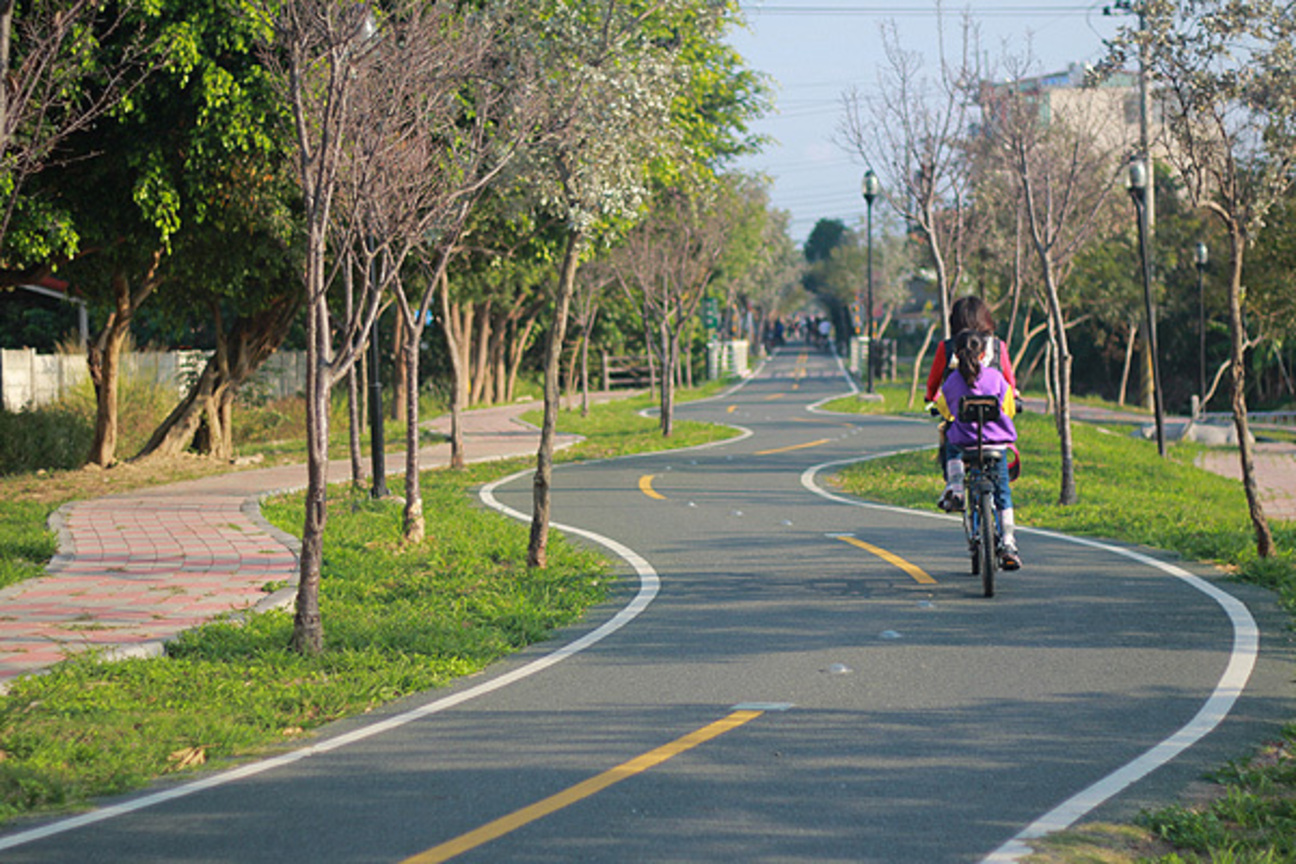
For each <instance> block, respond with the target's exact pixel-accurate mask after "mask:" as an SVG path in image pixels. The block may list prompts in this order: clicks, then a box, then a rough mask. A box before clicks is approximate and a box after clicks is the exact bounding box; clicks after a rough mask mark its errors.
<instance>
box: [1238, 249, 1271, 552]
mask: <svg viewBox="0 0 1296 864" xmlns="http://www.w3.org/2000/svg"><path fill="white" fill-rule="evenodd" d="M1230 227H1231V230H1230V232H1229V233H1230V240H1231V244H1230V245H1231V247H1232V248H1231V250H1230V251H1231V252H1232V255H1231V260H1230V265H1231V267H1230V273H1229V291H1228V304H1229V336H1230V337H1231V343H1232V344H1231V348H1232V352H1231V362H1230V364H1229V373H1230V374H1229V378H1230V383H1231V384H1232V393H1231V395H1232V400H1231V404H1232V407H1233V425H1234V427H1235V428H1236V429H1237V436H1238V458H1239V459H1240V460H1241V462H1242V488H1243V489H1244V490H1246V500H1247V510H1248V511H1249V512H1250V515H1251V524H1252V526H1253V527H1254V528H1255V536H1256V554H1257V555H1259V556H1260V557H1261V558H1268V557H1269V556H1270V555H1272V554H1273V532H1272V531H1270V529H1269V519H1268V518H1267V517H1266V516H1265V512H1264V504H1263V503H1262V502H1261V501H1260V488H1259V486H1258V485H1257V484H1256V476H1255V455H1254V452H1253V450H1252V446H1251V429H1250V424H1249V422H1248V420H1247V404H1246V363H1245V361H1246V329H1245V327H1244V325H1243V321H1242V259H1243V255H1244V254H1245V252H1246V238H1245V237H1243V236H1242V232H1241V230H1240V229H1239V228H1238V227H1237V226H1230Z"/></svg>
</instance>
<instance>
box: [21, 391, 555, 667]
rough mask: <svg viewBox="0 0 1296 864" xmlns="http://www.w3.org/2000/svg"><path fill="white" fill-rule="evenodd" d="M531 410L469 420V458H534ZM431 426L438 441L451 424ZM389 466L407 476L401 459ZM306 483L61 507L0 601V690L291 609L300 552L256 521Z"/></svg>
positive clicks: (425, 457) (438, 453) (518, 408)
mask: <svg viewBox="0 0 1296 864" xmlns="http://www.w3.org/2000/svg"><path fill="white" fill-rule="evenodd" d="M535 407H537V406H536V405H512V406H506V407H503V408H493V409H485V410H481V411H469V412H465V413H464V415H463V426H464V442H465V444H464V449H465V453H466V455H467V457H468V458H469V459H470V460H472V461H482V460H487V459H498V458H506V457H510V456H528V455H533V454H534V453H535V452H536V450H537V448H538V446H539V436H538V434H537V433H536V430H535V429H534V428H533V427H530V426H527V425H525V424H522V423H521V422H520V421H519V420H518V419H517V418H518V415H520V414H521V413H523V412H524V411H527V410H530V409H532V408H535ZM431 425H432V427H433V428H434V429H438V430H440V431H445V430H446V429H447V428H448V419H446V418H439V419H438V420H436V421H433V423H432V424H431ZM574 440H575V439H574V438H573V437H571V436H560V437H559V441H558V442H557V446H566V445H568V444H570V443H572V442H573V441H574ZM448 461H449V445H448V444H439V445H436V446H434V447H429V448H427V449H425V450H423V451H422V452H421V453H420V464H421V465H422V466H423V467H433V466H436V465H444V464H446V463H447V462H448ZM393 462H395V463H399V464H395V465H393V464H392V463H393ZM388 464H389V468H390V469H392V470H395V471H399V470H402V469H403V459H399V458H397V459H392V458H391V457H390V456H389V459H388ZM329 467H330V471H329V476H330V477H331V478H333V479H334V480H340V479H342V478H344V477H347V476H349V471H350V468H349V465H348V464H346V463H333V464H331V465H330V466H329ZM305 478H306V475H305V468H304V466H289V467H282V468H267V469H262V470H254V471H236V472H230V473H228V474H221V475H216V476H213V477H207V478H203V479H200V480H191V481H186V482H183V483H176V484H173V485H170V486H163V487H156V488H152V489H143V490H139V491H136V492H132V493H129V494H124V495H115V496H112V497H107V498H98V499H93V500H87V501H77V502H74V503H72V504H69V505H67V506H65V507H63V508H62V509H61V510H60V511H59V513H58V515H57V516H56V517H55V519H54V520H53V521H54V523H55V525H56V527H57V529H58V531H59V553H58V555H56V556H55V558H54V559H53V560H52V561H51V562H50V564H49V566H48V567H47V568H46V575H45V576H44V577H42V578H38V579H32V580H28V581H26V582H23V583H21V584H18V585H12V586H9V587H8V588H5V589H3V590H0V687H3V686H4V683H5V682H7V681H10V680H12V679H13V678H15V677H17V676H20V675H25V674H30V673H32V672H36V671H39V670H41V669H44V668H46V667H49V666H51V665H53V664H55V663H57V662H59V661H60V660H62V659H64V658H65V657H66V656H67V655H69V654H71V653H74V652H77V651H84V650H88V649H93V650H98V651H103V652H106V653H107V654H109V655H111V656H136V655H138V656H146V655H151V654H158V653H161V651H162V646H163V644H164V642H165V641H166V640H167V639H171V638H174V637H175V636H176V635H177V634H178V633H180V632H182V631H184V630H187V629H189V628H192V627H194V626H197V625H199V624H201V623H203V622H205V621H209V620H211V619H212V618H214V617H217V616H219V615H223V614H227V613H238V612H241V611H245V610H248V609H256V608H266V607H267V606H273V605H276V604H279V605H289V604H291V601H292V589H291V587H290V586H291V585H292V584H293V583H295V582H296V577H297V556H296V552H295V549H296V541H295V539H294V538H291V537H288V536H287V535H285V534H283V533H282V532H279V531H277V530H275V529H274V528H272V527H271V526H270V525H269V524H267V523H266V522H265V521H264V520H262V519H261V517H260V510H259V507H258V506H257V501H258V500H259V498H260V496H262V495H264V494H266V493H270V492H275V491H281V490H285V489H292V488H300V487H302V486H304V485H305V482H306V479H305ZM389 486H390V487H392V489H393V491H398V487H397V486H395V485H393V484H390V483H389ZM285 586H289V587H285Z"/></svg>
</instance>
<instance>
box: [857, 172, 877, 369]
mask: <svg viewBox="0 0 1296 864" xmlns="http://www.w3.org/2000/svg"><path fill="white" fill-rule="evenodd" d="M860 191H861V192H863V193H864V201H865V202H866V203H867V204H868V308H867V309H865V310H864V320H865V322H867V323H866V325H865V331H864V333H865V338H866V339H867V340H868V341H867V343H866V345H867V348H868V352H867V354H866V355H865V361H866V364H867V366H868V392H870V393H872V392H873V201H874V199H876V198H877V196H878V193H879V192H881V191H882V183H881V181H880V180H878V177H877V175H876V174H874V173H873V169H872V168H870V169H869V170H867V171H865V172H864V181H863V183H862V184H861V188H860Z"/></svg>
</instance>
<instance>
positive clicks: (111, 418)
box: [86, 321, 127, 468]
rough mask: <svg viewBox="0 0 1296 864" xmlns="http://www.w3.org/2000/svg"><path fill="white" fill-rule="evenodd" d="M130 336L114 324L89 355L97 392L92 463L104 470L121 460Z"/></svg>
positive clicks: (91, 376) (103, 334)
mask: <svg viewBox="0 0 1296 864" xmlns="http://www.w3.org/2000/svg"><path fill="white" fill-rule="evenodd" d="M126 332H127V328H126V327H122V326H120V325H119V324H118V323H117V322H116V321H113V322H112V323H110V324H109V325H108V326H107V327H106V328H105V330H104V332H103V333H102V334H101V336H100V338H99V339H96V340H95V341H94V342H93V343H92V344H91V345H90V346H89V348H88V350H87V351H86V363H87V364H88V365H89V367H90V380H91V381H92V382H94V391H95V434H94V441H93V443H92V444H91V445H90V456H89V459H90V462H92V463H94V464H95V465H100V466H102V467H104V468H107V467H108V466H109V465H112V464H113V462H114V461H116V458H117V382H118V377H119V376H120V374H121V369H120V364H121V347H122V342H124V341H125V340H126Z"/></svg>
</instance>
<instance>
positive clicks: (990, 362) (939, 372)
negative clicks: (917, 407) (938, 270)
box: [927, 294, 1017, 512]
mask: <svg viewBox="0 0 1296 864" xmlns="http://www.w3.org/2000/svg"><path fill="white" fill-rule="evenodd" d="M949 325H950V338H949V339H945V340H943V341H942V342H941V343H940V344H939V345H937V346H936V356H935V357H933V358H932V365H931V370H930V371H929V372H928V373H927V404H928V405H929V406H930V405H932V403H934V402H935V401H936V399H937V397H938V396H939V395H940V391H941V384H943V383H944V382H945V379H946V378H947V377H949V374H950V372H951V371H953V370H954V369H955V368H956V367H957V366H958V360H957V358H956V357H955V355H954V340H955V339H956V338H958V335H959V334H960V333H963V332H964V331H969V332H972V333H977V334H979V335H981V336H983V337H985V338H984V339H983V340H982V342H981V344H982V345H983V346H984V347H983V351H982V355H981V358H980V366H981V367H982V368H989V369H996V370H998V372H999V374H1001V375H1003V377H1004V379H1005V380H1006V381H1007V382H1008V386H1009V388H1011V389H1012V391H1013V393H1014V394H1015V393H1016V392H1017V378H1016V376H1015V375H1014V374H1013V368H1012V359H1011V358H1010V357H1009V356H1008V346H1007V345H1006V344H1005V343H1004V342H1003V340H1001V339H999V338H997V337H996V336H995V335H994V332H995V321H994V316H993V315H992V314H991V313H990V306H989V305H988V304H987V303H986V302H985V301H984V300H982V299H981V298H980V297H977V296H976V295H973V294H969V295H968V296H966V297H960V298H959V299H957V300H955V301H954V305H953V307H951V309H950V317H949ZM947 427H948V423H942V424H941V427H940V451H939V453H940V458H941V459H942V460H943V461H942V463H941V468H942V470H943V471H944V473H945V483H946V485H945V492H944V493H943V494H942V495H941V498H940V501H938V502H937V503H936V506H937V507H939V508H940V509H942V510H944V511H946V512H952V511H956V510H962V509H963V494H962V490H961V489H960V490H958V492H957V493H956V492H955V491H954V489H953V488H952V487H951V485H950V472H951V471H958V472H959V473H960V474H961V473H962V469H963V464H962V463H961V462H959V464H957V465H954V464H953V462H954V461H955V460H953V459H950V458H949V457H948V456H947V455H946V448H945V430H946V428H947Z"/></svg>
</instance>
